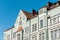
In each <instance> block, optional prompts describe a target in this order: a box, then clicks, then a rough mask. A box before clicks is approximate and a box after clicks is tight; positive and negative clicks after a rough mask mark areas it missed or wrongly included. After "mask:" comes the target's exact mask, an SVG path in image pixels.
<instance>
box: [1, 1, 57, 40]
mask: <svg viewBox="0 0 60 40" xmlns="http://www.w3.org/2000/svg"><path fill="white" fill-rule="evenodd" d="M48 1H50V2H56V1H57V0H0V40H3V37H4V36H3V31H4V30H6V29H8V28H10V27H12V26H13V25H14V23H15V20H16V18H17V16H18V13H19V10H21V9H24V10H26V11H29V12H31V10H32V9H36V10H39V8H41V7H42V6H45V5H46V4H47V2H48Z"/></svg>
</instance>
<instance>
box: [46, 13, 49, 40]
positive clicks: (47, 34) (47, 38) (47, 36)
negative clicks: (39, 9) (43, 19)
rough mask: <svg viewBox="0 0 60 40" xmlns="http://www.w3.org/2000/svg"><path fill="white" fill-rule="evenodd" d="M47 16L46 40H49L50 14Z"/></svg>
mask: <svg viewBox="0 0 60 40" xmlns="http://www.w3.org/2000/svg"><path fill="white" fill-rule="evenodd" d="M46 16H47V28H46V40H49V33H48V12H46Z"/></svg>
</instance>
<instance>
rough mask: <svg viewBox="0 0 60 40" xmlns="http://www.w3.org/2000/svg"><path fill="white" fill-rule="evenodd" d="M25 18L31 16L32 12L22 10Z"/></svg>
mask: <svg viewBox="0 0 60 40" xmlns="http://www.w3.org/2000/svg"><path fill="white" fill-rule="evenodd" d="M22 11H23V13H24V14H25V16H26V17H27V18H31V16H32V14H31V13H30V12H27V11H24V10H22Z"/></svg>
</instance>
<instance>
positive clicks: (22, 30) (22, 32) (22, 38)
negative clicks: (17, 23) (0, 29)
mask: <svg viewBox="0 0 60 40" xmlns="http://www.w3.org/2000/svg"><path fill="white" fill-rule="evenodd" d="M22 40H23V30H22Z"/></svg>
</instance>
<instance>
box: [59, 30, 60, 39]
mask: <svg viewBox="0 0 60 40" xmlns="http://www.w3.org/2000/svg"><path fill="white" fill-rule="evenodd" d="M59 38H60V29H59Z"/></svg>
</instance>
